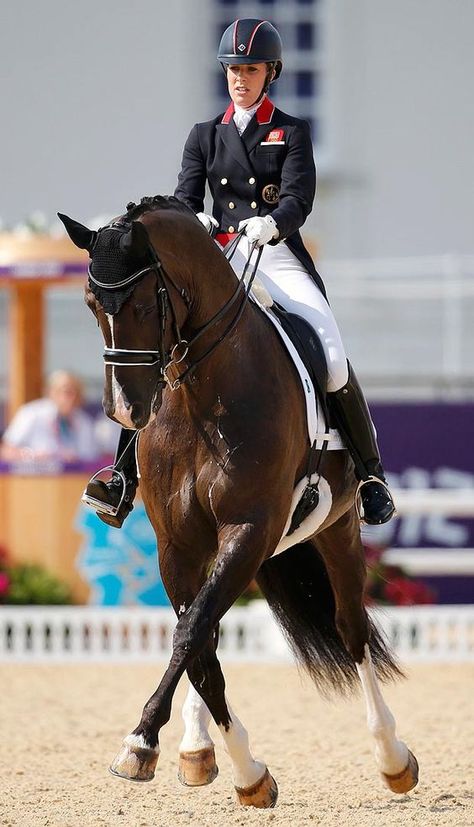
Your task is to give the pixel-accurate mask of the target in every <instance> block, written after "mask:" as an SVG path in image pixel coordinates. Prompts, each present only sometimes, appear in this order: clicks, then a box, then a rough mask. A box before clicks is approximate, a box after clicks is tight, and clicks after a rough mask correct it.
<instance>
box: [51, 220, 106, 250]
mask: <svg viewBox="0 0 474 827" xmlns="http://www.w3.org/2000/svg"><path fill="white" fill-rule="evenodd" d="M58 218H60V219H61V221H62V222H63V224H64V226H65V228H66V232H67V234H68V236H69V238H70V239H71V241H73V242H74V244H75V245H76V247H79V248H80V249H81V250H88V251H89V253H90V252H91V250H92V247H93V246H94V241H95V239H96V236H97V233H96V232H95V230H89V229H88V228H87V227H85V226H84V224H79V222H78V221H74V219H73V218H69V216H67V215H63V214H62V213H60V212H58Z"/></svg>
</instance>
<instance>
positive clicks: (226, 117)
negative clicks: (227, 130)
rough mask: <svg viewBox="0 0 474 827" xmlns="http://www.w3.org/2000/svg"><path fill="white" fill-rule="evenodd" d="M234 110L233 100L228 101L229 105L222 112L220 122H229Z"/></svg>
mask: <svg viewBox="0 0 474 827" xmlns="http://www.w3.org/2000/svg"><path fill="white" fill-rule="evenodd" d="M234 111H235V110H234V101H231V102H230V103H229V106H228V107H227V109H226V111H225V112H224V116H223V118H222V120H221V123H230V122H231V120H232V115H233V114H234Z"/></svg>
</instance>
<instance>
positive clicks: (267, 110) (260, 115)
mask: <svg viewBox="0 0 474 827" xmlns="http://www.w3.org/2000/svg"><path fill="white" fill-rule="evenodd" d="M274 111H275V104H274V103H272V102H271V100H270V98H267V96H266V95H265V97H264V99H263V101H262V102H261V104H260V106H259V107H258V109H257V111H256V113H255V114H256V116H257V122H258V124H259V125H260V126H261V125H262V124H265V123H270V121H271V119H272V118H273V113H274ZM234 112H235V108H234V101H231V102H230V103H229V106H228V107H227V109H226V111H225V112H224V115H223V117H222V120H221V123H230V122H231V120H232V117H233V115H234Z"/></svg>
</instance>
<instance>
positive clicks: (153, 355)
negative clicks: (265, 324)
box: [88, 225, 262, 390]
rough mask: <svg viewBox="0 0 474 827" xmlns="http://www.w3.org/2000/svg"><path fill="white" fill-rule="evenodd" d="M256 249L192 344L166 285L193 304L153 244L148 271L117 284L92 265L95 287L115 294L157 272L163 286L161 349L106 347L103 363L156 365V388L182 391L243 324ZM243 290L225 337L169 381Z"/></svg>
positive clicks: (229, 254)
mask: <svg viewBox="0 0 474 827" xmlns="http://www.w3.org/2000/svg"><path fill="white" fill-rule="evenodd" d="M104 229H117V230H119V229H121V228H119V227H117V226H114V225H109V226H108V227H107V228H104ZM243 234H244V230H241V231H240V233H238V234H237V235H236V237H235V238H234V239H233V240H232V242H231V243H230V245H228V247H227V249H226V251H225V256H226V258H227V260H228V261H230V260H231V258H232V257H233V255H234V253H235V251H236V249H237V245H238V243H239V241H240V239H241V238H242V236H243ZM255 248H256V245H255V244H253V245H252V246H251V248H250V252H249V256H248V258H247V261H246V263H245V267H244V270H243V273H242V276H241V277H240V279H239V280H238V285H237V287H236V289H235V291H234V293H233V294H232V296H231V297H230V299H228V301H227V302H226V303H225V304H224V305H223V306H222V307H221V308H220V310H218V311H217V313H215V314H214V316H212V317H211V318H210V319H209V320H208V321H207V322H206V323H205V324H204V325H203V326H202V327H201V328H199V330H198V331H197V332H196V333H195V335H194V336H193V337H192V339H190V340H189V341H188V340H186V339H183V337H182V336H181V330H180V328H179V325H178V321H177V316H176V311H175V308H174V304H173V302H172V300H171V297H170V294H169V290H168V288H167V286H166V283H167V282H168V283H169V284H170V285H171V286H172V287H173V288H174V290H175V291H176V292H177V293H179V295H180V297H181V299H182V300H183V301H184V303H185V305H186V307H187V308H188V309H189V308H190V304H191V302H190V299H189V296H188V295H187V293H186V291H185V289H184V288H183V289H180V288H179V287H178V286H177V285H176V284H175V283H174V281H173V279H172V278H171V277H170V276H169V275H168V273H166V271H165V269H164V267H163V265H162V263H161V261H160V259H159V258H158V255H157V253H156V250H155V249H154V247H153V245H152V244H151V243H150V245H149V249H150V253H151V257H152V259H153V263H152V264H150V265H148V266H147V267H143V268H141V269H140V270H137V271H136V272H135V273H132V275H131V276H128V277H127V278H125V279H122V281H120V282H117V283H116V284H109V283H105V282H101V281H99V280H98V279H96V278H95V276H94V275H93V274H92V268H91V264H89V268H88V275H89V280H90V281H91V282H92V283H93V284H95V285H97V287H100V288H101V289H103V290H110V291H113V290H117V289H118V288H124V287H129V286H130V285H132V284H136V283H138V282H139V281H140V280H141V279H142V278H143V277H144V276H145V275H146V274H147V273H150V272H155V273H156V275H157V278H158V283H159V285H160V286H159V287H158V314H159V320H160V325H159V327H160V335H159V338H158V344H159V347H158V349H156V350H148V349H147V350H138V349H133V348H130V349H128V348H108V347H106V348H104V362H105V364H106V365H112V366H117V367H119V366H120V367H124V366H126V367H138V366H150V367H151V366H153V365H157V364H158V365H159V366H160V379H159V380H158V382H157V385H160V384H161V385H165V384H167V385H168V386H169V387H170V388H171V390H177V389H178V388H179V387H180V385H182V384H183V382H185V381H186V379H187V378H188V376H189V375H190V374H191V373H192V371H193V370H194V369H195V368H196V367H197V365H199V364H200V363H201V362H202V361H204V359H206V358H207V357H208V356H210V354H211V353H212V352H213V351H214V350H215V349H216V348H217V347H218V345H219V344H220V343H221V342H223V341H224V339H225V338H226V337H227V336H228V335H229V334H230V333H231V332H232V330H234V328H235V327H236V325H237V324H238V322H239V321H240V318H241V316H242V314H243V312H244V309H245V305H246V303H247V300H248V297H249V294H250V290H251V288H252V284H253V281H254V279H255V276H256V273H257V269H258V265H259V262H260V258H261V255H262V248H260V249H259V251H258V253H257V258H256V260H255V263H254V265H253V270H252V274H251V276H250V278H249V280H248V284H247V286H245V277H246V275H247V271H248V269H249V266H250V262H251V258H252V255H253V253H254V251H255ZM242 287H244V292H243V295H242V300H241V302H240V305H239V307H238V309H237V313H236V314H235V316H234V318H233V319H232V320H231V322H230V323H229V324H228V325H227V327H226V329H225V330H224V332H223V333H222V335H221V336H219V338H218V339H216V341H215V342H213V343H212V345H210V347H209V348H208V349H207V350H206V351H205V352H204V353H203V354H201V356H199V358H198V359H195V360H194V361H193V362H191V364H189V365H188V367H187V368H186V369H185V370H184V371H183V372H182V373H181V374H180V375H179V376H178V377H177V378H176V379H170V377H169V376H168V371H169V369H170V368H172V367H175V366H176V365H179V364H181V362H183V361H184V359H185V358H186V356H187V355H188V353H189V351H190V350H191V348H192V347H193V346H194V345H195V343H196V342H197V341H198V340H199V339H200V338H201V337H202V336H203V335H204V334H205V333H207V332H208V331H209V330H210V329H211V328H212V327H214V325H216V324H218V322H220V321H221V319H223V318H224V316H225V315H226V313H227V312H228V311H229V310H230V309H231V308H232V307H233V306H234V304H235V302H236V301H237V299H238V298H239V295H240V294H241V291H242ZM168 306H169V307H170V308H171V314H172V317H173V327H174V330H175V335H176V338H177V342H176V344H175V345H174V346H173V347H172V348H171V352H170V354H169V356H168V357H167V354H166V352H165V349H164V334H165V330H166V324H167V320H168ZM180 348H183V352H182V353H179V350H180Z"/></svg>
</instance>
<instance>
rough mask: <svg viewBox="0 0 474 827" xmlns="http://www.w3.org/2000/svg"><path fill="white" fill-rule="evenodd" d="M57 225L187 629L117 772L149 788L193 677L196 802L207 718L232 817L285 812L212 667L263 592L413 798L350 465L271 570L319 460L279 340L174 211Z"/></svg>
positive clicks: (190, 728)
mask: <svg viewBox="0 0 474 827" xmlns="http://www.w3.org/2000/svg"><path fill="white" fill-rule="evenodd" d="M60 218H61V219H62V220H63V222H64V224H65V227H66V230H67V232H68V234H69V236H70V238H71V239H72V241H73V242H74V243H75V244H76V245H77V246H78V247H80V248H82V249H86V250H87V251H88V252H89V255H90V267H89V279H88V280H87V283H86V286H85V300H86V303H87V305H88V307H89V308H90V310H91V311H92V313H93V314H94V316H95V318H96V321H97V323H98V325H99V326H100V329H101V331H102V335H103V338H104V343H105V349H104V360H105V383H104V397H103V405H104V410H105V413H106V414H107V415H108V416H109V417H111V418H112V419H114V420H115V421H117V422H119V423H120V424H121V425H122V426H124V427H125V428H128V429H131V430H138V431H139V436H138V446H137V462H138V468H139V474H140V490H141V494H142V498H143V502H144V504H145V508H146V511H147V514H148V517H149V519H150V521H151V524H152V526H153V528H154V530H155V533H156V537H157V544H158V554H159V566H160V572H161V577H162V580H163V583H164V586H165V588H166V591H167V593H168V596H169V599H170V601H171V604H172V606H173V608H174V610H175V613H176V615H177V618H178V619H177V625H176V628H175V632H174V636H173V646H172V655H171V658H170V661H169V664H168V666H167V668H166V670H165V672H164V674H163V677H162V679H161V681H160V683H159V685H158V687H157V689H156V691H155V692H154V693H153V695H152V696H151V697H150V698H149V700H148V701H147V702H146V704H145V706H144V709H143V712H142V715H141V718H140V722H139V724H138V726H137V727H136V728H135V729H134V730H133V732H132V733H130V734H129V735H128V736H126V737H125V739H124V741H123V744H122V746H121V749H120V751H119V753H118V754H117V757H116V758H115V760H114V761H113V763H112V765H111V768H110V769H111V772H113V773H114V774H115V775H118V776H120V777H122V778H126V779H129V780H133V781H149V780H151V779H152V778H153V776H154V770H155V767H156V763H157V760H158V756H159V733H160V730H161V728H162V727H163V726H164V725H165V724H166V723H167V721H168V720H169V718H170V714H171V703H172V698H173V694H174V692H175V689H176V686H177V684H178V681H179V680H180V678H181V676H182V675H183V673H184V672H185V671H187V675H188V678H189V681H190V689H189V692H188V695H187V698H186V701H185V704H184V708H183V718H184V721H185V733H184V737H183V740H182V742H181V745H180V760H179V779H180V780H181V782H182V783H183V784H186V785H189V786H199V785H202V784H207V783H210V782H211V781H213V779H214V778H215V776H216V774H217V771H218V770H217V765H216V759H215V751H214V744H213V741H212V739H211V738H210V736H209V733H208V726H209V723H210V719H211V716H212V718H213V719H214V721H215V723H216V724H217V726H218V728H219V730H220V732H221V734H222V737H223V739H224V742H225V746H226V749H227V752H228V753H229V756H230V759H231V762H232V772H233V781H234V786H235V789H236V794H237V799H238V801H239V802H240V803H241V804H243V805H246V806H254V807H262V808H263V807H272V806H274V805H275V802H276V799H277V795H278V788H277V784H276V781H275V780H274V778H273V777H272V775H271V773H270V771H269V769H268V767H267V765H266V764H265V763H263V762H261V761H259V760H256V759H255V758H254V757H253V755H252V753H251V752H250V749H249V741H248V734H247V731H246V730H245V728H244V726H243V724H242V723H241V722H240V720H239V719H238V717H237V715H236V714H235V713H234V711H233V709H232V707H231V706H230V704H229V702H228V700H227V697H226V694H225V680H224V676H223V673H222V670H221V666H220V663H219V660H218V657H217V653H216V649H217V643H218V628H219V621H220V619H221V618H222V617H223V615H224V614H225V612H226V611H227V610H228V609H229V608H230V607H231V606H232V604H233V603H234V601H235V600H236V599H237V598H238V597H239V595H240V594H241V593H242V592H243V591H244V590H245V589H246V587H247V586H248V585H249V583H250V582H251V581H252V580H253V579H256V581H257V583H258V585H259V586H260V589H261V591H262V592H263V594H264V596H265V598H266V599H267V601H268V603H269V605H270V607H271V609H272V611H273V613H274V615H275V616H276V618H277V620H278V621H279V623H280V625H281V627H282V629H283V631H284V633H285V635H286V637H287V639H288V641H289V643H290V645H291V647H292V649H293V651H294V653H295V655H296V657H297V659H298V661H299V662H300V663H301V664H302V665H303V666H304V667H305V668H306V670H307V671H308V672H309V674H310V676H311V677H312V679H313V680H314V681H315V683H316V685H317V686H318V687H319V688H320V689H321V690H323V691H327V690H328V689H334V690H336V691H339V692H341V693H347V692H351V691H354V690H355V689H356V687H357V686H360V684H361V685H362V690H363V694H364V696H365V701H366V707H367V721H368V728H369V731H370V733H371V735H372V736H373V738H374V741H375V761H376V765H377V767H378V769H379V771H380V773H381V775H382V778H383V780H384V782H385V784H386V785H387V786H388V787H389V789H391V790H392V791H394V792H396V793H405V792H407V791H409V790H410V789H412V788H413V787H414V786H415V785H416V783H417V780H418V764H417V761H416V758H415V756H414V755H413V753H412V752H411V751H410V750H409V749H408V747H407V746H406V744H405V743H404V742H403V741H401V740H399V738H398V737H397V735H396V727H395V720H394V718H393V716H392V714H391V712H390V710H389V709H388V707H387V706H386V704H385V702H384V700H383V697H382V694H381V690H380V684H379V682H380V681H384V680H387V679H397V678H398V677H400V676H401V672H400V669H399V667H398V665H397V664H396V662H395V660H394V659H393V657H392V655H391V654H390V651H389V649H388V648H387V645H386V643H385V642H384V639H383V637H382V636H381V635H380V633H379V632H378V631H377V629H376V628H375V626H374V625H373V623H372V622H371V620H370V619H369V617H368V614H367V611H366V609H365V606H364V587H365V581H366V564H365V557H364V549H363V545H362V542H361V537H360V519H359V516H358V513H357V510H356V507H355V504H354V503H355V491H356V486H357V482H356V478H355V476H354V472H353V465H352V460H351V459H350V458H349V454H348V452H347V451H346V450H336V451H330V452H322V454H321V455H320V456H319V459H320V467H319V479H320V483H321V485H323V487H324V490H325V491H326V493H327V502H328V507H327V508H326V511H325V513H324V514H323V516H322V520H321V521H320V525H319V526H318V527H317V529H316V530H315V531H314V534H313V535H312V536H310V537H309V538H307V539H305V540H304V541H301V542H296V541H295V542H293V543H292V542H291V537H290V540H289V543H288V542H287V545H288V544H289V546H290V547H289V548H287V549H286V550H285V551H283V552H281V553H280V554H276V555H274V552H275V550H277V549H278V547H279V544H280V541H281V540H282V538H283V537H284V535H285V533H286V532H287V529H288V515H289V513H290V511H291V504H292V497H293V494H294V491H295V486H296V485H297V484H298V483H299V482H300V481H301V480H302V479H304V477H305V474H306V470H307V464H308V456H309V452H310V444H309V439H308V431H307V420H306V409H305V400H304V396H303V390H302V386H301V383H300V381H299V377H298V375H297V372H296V369H295V367H294V365H293V363H292V361H291V360H290V358H289V356H288V354H287V352H286V351H285V349H284V347H283V345H282V342H281V339H280V337H279V335H278V333H277V332H276V331H275V329H274V327H273V325H272V324H271V323H270V322H269V320H268V319H267V318H266V317H265V315H264V314H263V313H262V312H261V311H260V309H259V308H258V306H256V304H255V303H253V302H251V301H249V300H248V296H247V291H246V290H245V288H244V286H243V284H242V283H241V282H240V283H239V280H238V279H237V277H236V275H235V273H234V271H233V269H232V267H231V266H230V264H229V263H228V261H227V260H226V258H225V256H224V255H223V254H222V251H221V249H220V248H219V247H218V245H217V244H216V243H215V241H214V240H213V239H211V237H210V236H209V235H208V234H207V233H206V231H205V230H204V228H203V227H202V225H201V224H200V222H199V221H198V220H197V219H196V217H195V215H194V213H192V212H191V210H189V209H188V207H187V206H186V205H184V204H182V203H181V202H179V201H178V200H177V199H175V198H173V197H171V196H154V197H147V198H143V199H142V200H141V202H140V203H139V204H138V205H137V204H134V203H130V204H129V205H128V206H127V211H126V212H125V213H124V214H123V215H121V216H119V217H118V218H116V219H114V220H113V221H112V222H111V223H110V224H109V225H107V227H104V228H101V229H100V230H98V231H94V230H90V229H88V228H87V227H86V226H84V225H83V224H80V223H79V222H77V221H75V220H73V219H71V218H68V217H67V216H61V215H60ZM286 539H287V540H288V538H286Z"/></svg>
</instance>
